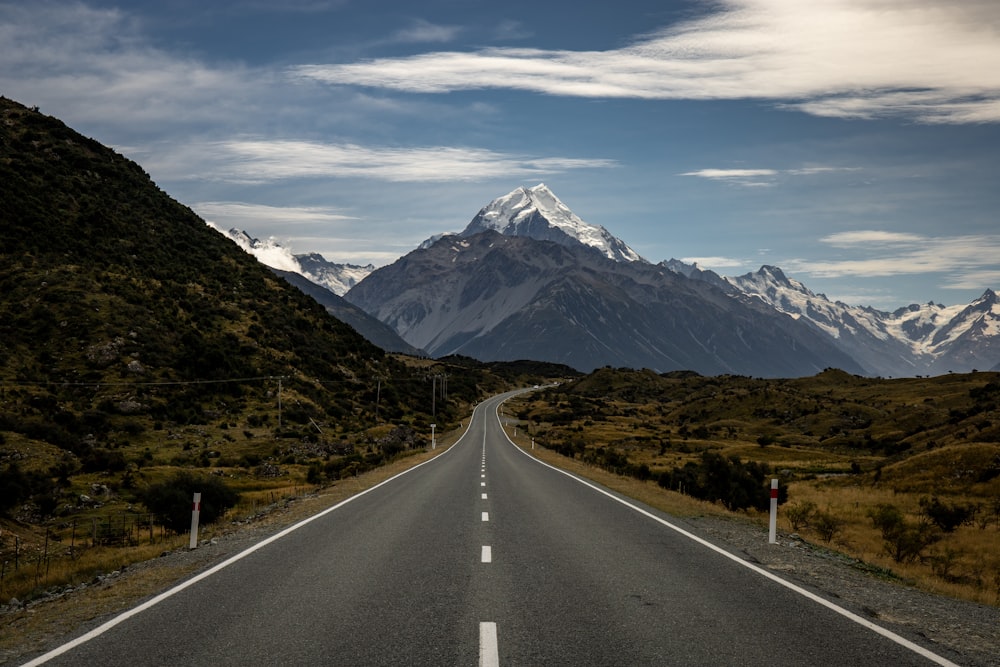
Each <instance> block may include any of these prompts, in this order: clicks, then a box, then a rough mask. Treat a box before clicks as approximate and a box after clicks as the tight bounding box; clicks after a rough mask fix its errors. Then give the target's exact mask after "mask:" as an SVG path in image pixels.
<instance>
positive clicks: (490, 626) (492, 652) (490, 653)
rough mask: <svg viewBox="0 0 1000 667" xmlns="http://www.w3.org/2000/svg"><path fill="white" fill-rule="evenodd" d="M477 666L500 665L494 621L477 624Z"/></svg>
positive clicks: (497, 666)
mask: <svg viewBox="0 0 1000 667" xmlns="http://www.w3.org/2000/svg"><path fill="white" fill-rule="evenodd" d="M479 667H500V655H499V653H498V651H497V624H496V623H480V624H479Z"/></svg>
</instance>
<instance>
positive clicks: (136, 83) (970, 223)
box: [0, 0, 1000, 309]
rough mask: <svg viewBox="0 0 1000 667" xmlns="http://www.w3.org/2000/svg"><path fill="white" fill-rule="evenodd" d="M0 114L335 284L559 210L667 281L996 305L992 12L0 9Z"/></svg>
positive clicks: (733, 6)
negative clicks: (726, 279) (95, 149)
mask: <svg viewBox="0 0 1000 667" xmlns="http://www.w3.org/2000/svg"><path fill="white" fill-rule="evenodd" d="M0 94H2V95H5V96H7V97H10V98H13V99H15V100H17V101H19V102H22V103H24V104H28V105H38V106H39V107H40V108H41V110H42V111H43V112H44V113H48V114H51V115H54V116H57V117H59V118H61V119H63V120H64V121H66V122H67V123H68V124H69V125H71V126H72V127H74V128H75V129H77V130H79V131H81V132H82V133H84V134H87V135H88V136H92V137H94V138H95V139H97V140H99V141H101V142H102V143H105V144H108V145H111V146H114V147H115V148H116V149H117V150H119V151H120V152H122V153H123V154H125V155H127V156H128V157H130V158H132V159H134V160H136V161H137V162H139V163H140V164H141V165H142V166H143V167H144V168H145V169H146V170H147V171H148V172H149V173H150V175H151V176H152V177H153V179H154V180H155V181H156V182H157V183H158V184H159V185H160V187H161V188H163V189H164V190H165V191H167V192H168V193H169V194H171V195H172V196H174V197H175V198H177V199H178V200H180V201H181V202H183V203H185V204H187V205H189V206H191V207H192V208H193V209H195V210H196V211H197V212H199V213H200V214H201V215H202V216H203V217H205V218H206V219H209V220H211V221H213V222H214V223H216V224H217V225H219V226H222V227H231V226H235V227H239V228H241V229H245V230H246V231H248V232H249V233H251V234H252V235H254V236H258V237H275V238H276V239H278V240H279V241H280V242H282V243H283V244H284V245H286V246H289V247H290V248H291V249H292V250H293V251H295V252H300V253H301V252H313V251H315V252H320V253H322V254H323V255H325V256H326V257H327V258H328V259H330V260H332V261H337V262H351V263H360V264H364V263H368V262H373V263H375V264H376V265H383V264H387V263H390V262H392V261H394V260H395V259H396V258H397V257H399V256H401V255H403V254H405V253H407V252H409V251H410V250H412V249H413V248H414V247H416V245H417V244H419V243H420V242H421V241H422V240H424V239H425V238H427V237H429V236H431V235H433V234H436V233H440V232H444V231H458V230H460V229H462V228H464V227H465V225H466V224H468V222H469V221H470V220H471V219H472V217H473V216H474V215H475V213H476V212H477V211H478V210H479V208H481V207H482V206H484V205H485V204H486V203H488V202H489V201H490V200H491V199H493V198H495V197H497V196H500V195H503V194H506V193H507V192H509V191H511V190H513V189H514V188H516V187H518V186H520V185H534V184H536V183H539V182H544V183H546V184H547V185H548V186H549V187H550V188H551V189H552V190H553V191H554V192H555V193H556V194H557V195H558V196H559V197H560V198H561V199H562V200H563V202H565V203H566V204H567V205H568V206H569V207H570V208H571V209H573V211H574V212H575V213H577V215H579V216H580V217H582V218H583V219H584V220H586V221H588V222H592V223H596V224H601V225H604V226H605V227H607V228H608V229H609V230H610V231H611V232H612V233H613V234H615V235H616V236H618V237H620V238H621V239H623V240H624V241H625V242H626V243H628V244H629V245H631V246H632V247H633V248H634V249H635V250H636V251H637V252H639V253H640V254H641V255H643V256H644V257H646V258H647V259H649V260H650V261H653V262H658V261H661V260H664V259H669V258H671V257H676V258H679V259H684V260H686V261H689V262H690V261H697V262H698V263H699V265H701V266H702V267H704V268H711V269H714V270H716V271H718V272H720V273H723V274H727V275H738V274H742V273H745V272H747V271H753V270H756V269H757V268H759V267H760V265H762V264H773V265H777V266H780V267H782V268H783V269H784V270H785V272H786V273H788V274H789V275H790V276H792V277H794V278H797V279H798V280H800V281H802V282H803V283H805V284H806V285H807V286H808V287H810V288H811V289H813V290H814V291H817V292H823V293H825V294H827V296H829V297H831V298H835V299H841V300H843V301H846V302H848V303H851V304H856V305H873V306H876V307H879V308H883V309H894V308H896V307H899V306H903V305H906V304H909V303H914V302H925V301H931V300H933V301H937V302H940V303H944V304H947V305H951V304H956V303H966V302H969V301H971V300H973V299H975V298H977V297H978V296H979V295H981V294H982V292H983V291H984V290H985V289H986V288H988V287H989V288H993V289H998V288H1000V216H998V211H1000V4H998V3H997V2H996V1H995V0H963V2H960V3H942V2H940V1H939V0H934V1H933V2H931V1H927V0H817V1H816V2H802V1H801V0H731V1H718V2H669V1H667V0H658V1H648V2H643V1H633V0H619V1H618V2H614V3H578V2H563V1H553V2H545V1H539V0H535V1H534V2H520V1H518V0H515V1H513V2H505V3H497V2H485V1H483V2H480V1H478V0H432V1H427V2H388V1H382V0H364V1H363V2H362V1H360V0H357V1H356V0H280V1H279V0H250V1H247V2H227V1H225V0H221V1H211V0H210V1H206V0H201V1H199V2H195V1H194V0H158V2H145V1H138V0H136V1H132V2H113V1H111V0H91V1H89V2H86V1H84V2H62V1H59V2H54V1H48V0H32V2H24V1H23V0H17V1H16V2H8V1H6V0H0Z"/></svg>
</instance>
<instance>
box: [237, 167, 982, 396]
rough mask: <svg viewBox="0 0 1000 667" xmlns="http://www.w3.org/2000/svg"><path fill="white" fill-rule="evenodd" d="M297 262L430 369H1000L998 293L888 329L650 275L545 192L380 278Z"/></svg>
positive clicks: (833, 305) (529, 192)
mask: <svg viewBox="0 0 1000 667" xmlns="http://www.w3.org/2000/svg"><path fill="white" fill-rule="evenodd" d="M236 234H237V232H235V230H234V231H231V232H230V236H234V235H236ZM258 243H259V242H258ZM244 244H245V241H244V243H241V245H244ZM306 257H308V258H312V260H311V263H310V262H305V261H303V259H302V258H306ZM294 258H295V259H296V261H297V262H299V264H300V265H301V266H302V267H303V268H302V270H300V271H298V272H299V273H301V274H302V275H304V276H306V277H307V278H310V280H313V281H314V282H316V283H318V284H321V285H324V286H327V288H328V289H331V291H337V290H339V289H342V288H343V286H345V285H348V286H349V289H347V290H346V291H344V292H343V294H344V297H345V299H346V300H347V301H348V302H350V303H353V304H355V305H356V306H358V307H360V308H361V309H362V310H364V311H365V312H367V313H369V314H370V315H372V316H373V317H375V318H376V319H378V320H379V321H380V322H383V323H385V324H387V325H389V327H391V328H392V329H393V330H394V331H395V332H397V333H398V334H399V336H400V337H401V338H402V339H403V340H405V341H406V342H407V343H408V344H409V345H412V346H413V347H415V348H419V349H421V350H425V351H426V352H427V353H428V354H430V355H432V356H443V355H448V354H464V355H468V356H472V357H475V358H478V359H481V360H487V361H492V360H513V359H521V358H531V359H537V360H540V361H552V362H557V363H565V364H568V365H570V366H573V367H574V368H577V369H579V370H582V371H589V370H592V369H594V368H598V367H601V366H606V365H611V366H622V367H634V368H643V367H645V368H651V369H653V370H657V371H661V372H662V371H669V370H679V369H689V370H695V371H698V372H700V373H704V374H720V373H733V374H745V375H759V376H771V377H773V376H799V375H809V374H813V373H815V372H817V371H819V370H822V369H823V368H826V367H838V368H842V369H844V370H847V371H849V372H852V373H858V374H866V375H872V376H889V377H900V376H914V375H923V374H928V375H936V374H942V373H946V372H952V371H953V372H967V371H970V370H974V369H979V370H990V369H994V370H996V369H1000V363H998V362H1000V301H998V298H997V295H996V294H995V293H994V292H993V291H991V290H986V291H985V293H984V294H983V296H982V297H981V298H980V299H978V300H976V301H975V302H973V303H972V304H968V305H965V306H949V307H946V306H942V305H939V304H933V303H928V304H924V305H911V306H908V307H905V308H900V309H898V310H896V311H894V312H891V313H889V312H883V311H879V310H876V309H873V308H867V307H860V306H849V305H847V304H844V303H841V302H834V301H830V300H829V299H827V297H826V296H824V295H822V294H816V293H814V292H812V291H811V290H809V289H808V288H807V287H806V286H805V285H803V284H802V283H800V282H798V281H796V280H793V279H790V278H788V277H787V276H786V275H785V274H784V272H783V271H782V270H781V269H780V268H778V267H772V266H764V267H761V269H760V270H759V271H757V272H755V273H748V274H746V275H743V276H737V277H726V276H720V275H719V274H716V273H714V272H712V271H704V270H702V269H700V268H699V267H697V266H694V265H690V264H686V263H684V262H681V261H679V260H676V259H671V260H669V261H665V262H661V263H659V264H652V263H650V262H649V261H647V260H645V259H644V258H642V257H641V256H639V254H638V253H636V252H635V251H634V250H632V249H631V248H630V247H629V246H628V245H627V244H626V243H625V242H623V241H622V240H620V239H618V238H616V237H614V236H613V235H612V234H611V233H610V232H608V231H607V230H606V229H605V228H604V227H601V226H598V225H592V224H589V223H587V222H585V221H583V220H582V219H581V218H580V217H579V216H577V215H576V214H575V213H573V212H572V211H571V210H570V209H569V208H568V207H567V206H566V205H565V204H564V203H563V202H561V201H560V200H559V198H558V197H556V195H555V194H554V193H553V192H552V191H551V190H550V189H549V188H547V187H546V186H545V185H543V184H539V185H536V186H534V187H531V188H523V187H521V188H517V189H516V190H514V191H512V192H510V193H509V194H507V195H504V196H502V197H498V198H496V199H494V200H493V201H492V202H490V203H489V204H488V205H487V206H485V207H484V208H482V209H481V210H480V211H479V212H478V213H477V214H476V215H475V216H474V217H473V218H472V221H471V222H470V223H469V225H468V226H467V227H466V228H465V229H464V230H463V231H462V232H459V233H445V234H440V235H437V236H435V237H432V238H431V239H428V240H427V241H425V242H424V243H423V244H421V245H420V246H419V247H418V248H417V249H415V250H414V251H413V252H411V253H409V254H408V255H406V256H405V257H403V258H401V259H399V260H398V261H397V262H395V263H394V264H392V265H389V266H386V267H382V268H380V269H377V270H370V267H350V266H349V265H337V264H334V263H331V262H327V261H326V260H324V259H323V258H322V257H319V256H318V255H295V256H294ZM307 265H308V268H306V266H307ZM341 267H343V268H341Z"/></svg>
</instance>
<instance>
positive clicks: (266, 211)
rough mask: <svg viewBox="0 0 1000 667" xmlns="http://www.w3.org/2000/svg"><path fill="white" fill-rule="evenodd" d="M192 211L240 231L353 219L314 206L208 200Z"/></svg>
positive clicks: (329, 209) (197, 205)
mask: <svg viewBox="0 0 1000 667" xmlns="http://www.w3.org/2000/svg"><path fill="white" fill-rule="evenodd" d="M191 208H192V209H193V210H194V211H195V212H196V213H197V214H198V215H200V216H201V217H203V218H205V219H206V220H211V221H212V222H214V223H216V224H220V223H221V224H222V225H225V226H230V225H234V224H235V225H238V226H240V227H241V228H242V227H243V226H245V225H247V224H250V223H269V224H274V225H282V224H286V223H295V224H308V223H329V222H341V221H344V220H356V219H357V218H355V217H353V216H348V215H343V214H341V213H338V212H336V211H335V210H333V209H331V208H327V207H313V206H267V205H264V204H250V203H246V202H217V201H207V202H199V203H196V204H192V205H191Z"/></svg>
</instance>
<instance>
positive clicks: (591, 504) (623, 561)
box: [27, 394, 951, 667]
mask: <svg viewBox="0 0 1000 667" xmlns="http://www.w3.org/2000/svg"><path fill="white" fill-rule="evenodd" d="M510 395H511V394H504V395H501V396H496V397H493V398H491V399H489V400H487V401H484V402H483V403H481V404H480V405H479V406H478V407H477V408H476V411H475V413H474V417H473V419H472V421H471V423H470V425H469V428H468V430H467V431H466V433H465V435H464V436H463V437H462V439H461V440H460V441H459V442H458V443H457V444H456V445H454V446H453V447H452V448H451V449H450V450H449V451H448V452H446V453H444V454H442V455H440V456H438V457H436V458H434V459H432V460H430V461H428V462H427V463H425V464H422V465H420V466H418V467H416V468H413V469H411V470H410V471H408V472H406V473H404V474H402V475H399V476H397V477H395V478H393V479H391V480H389V481H387V482H385V483H383V484H381V485H379V486H377V487H375V488H373V489H371V490H369V491H367V492H365V493H363V494H359V495H358V496H354V497H353V498H351V499H349V500H348V501H346V502H344V503H341V504H340V505H338V506H336V507H334V508H331V509H330V510H327V511H326V512H324V513H321V514H319V515H317V516H316V517H313V518H312V519H310V520H309V521H307V522H303V523H301V524H298V525H297V526H294V527H292V528H291V529H289V530H287V531H284V532H282V533H280V534H279V535H277V536H275V537H272V538H270V539H269V540H267V541H265V542H263V543H260V544H258V545H257V546H255V547H254V548H253V549H251V550H248V551H246V552H243V553H241V554H238V555H237V556H234V557H233V558H231V559H230V560H228V561H226V562H225V563H222V564H220V565H218V566H216V567H214V568H212V569H211V570H208V571H206V572H203V573H201V574H200V575H198V576H196V577H194V578H192V579H190V580H188V581H186V582H185V583H183V584H182V585H181V586H179V587H177V588H175V589H171V590H170V591H167V592H166V593H164V594H161V595H160V596H159V597H157V598H154V599H152V600H150V601H148V602H147V603H145V604H144V605H142V606H140V607H138V608H136V609H134V610H132V611H130V612H127V613H126V614H124V615H122V616H120V617H117V618H115V619H112V620H111V621H109V622H107V623H105V624H104V625H103V626H101V627H98V628H94V629H92V630H90V631H89V632H86V634H81V636H79V637H77V638H76V639H74V640H72V641H70V642H69V643H68V644H66V645H64V646H62V647H60V648H58V649H56V650H54V651H52V652H51V653H48V654H45V655H43V656H39V657H38V658H36V659H35V660H33V661H31V662H29V663H27V664H30V665H33V664H43V663H45V664H50V665H102V666H122V667H133V666H134V665H168V664H169V665H211V666H213V667H216V666H219V665H408V666H409V665H461V666H464V667H468V666H471V665H477V664H479V665H505V666H506V665H574V666H576V665H628V666H631V665H713V666H716V665H768V667H774V666H776V665H932V664H942V665H948V664H951V663H949V662H948V661H947V660H946V659H945V658H943V657H940V656H938V655H935V654H933V653H931V652H929V651H927V650H926V649H922V648H920V647H919V646H917V645H915V644H911V643H910V642H908V641H907V640H905V639H902V638H900V637H897V636H895V635H892V634H891V633H887V632H885V631H882V630H881V629H880V628H877V627H875V626H872V625H871V624H870V623H869V622H868V621H865V620H864V619H861V618H858V617H854V616H853V615H852V614H850V612H848V611H844V610H840V609H839V608H836V607H834V606H833V605H831V604H830V603H828V602H826V601H825V600H821V599H819V598H816V597H815V596H811V594H809V593H807V592H805V591H800V590H795V588H794V587H790V585H788V584H784V583H782V582H781V580H778V579H777V578H776V577H774V575H771V574H769V573H766V572H764V571H762V570H758V569H756V568H754V566H753V565H750V564H747V563H744V562H742V561H741V560H740V559H739V558H737V557H735V556H732V555H729V554H727V553H726V552H724V551H723V550H721V549H718V548H716V547H713V546H712V545H709V544H707V543H704V542H702V541H700V540H699V539H698V538H696V537H694V536H693V535H690V534H688V533H686V532H685V531H684V530H683V529H681V528H680V527H679V526H678V525H676V524H675V523H674V521H673V520H672V519H671V518H670V517H669V516H667V515H665V514H663V513H660V512H657V511H656V510H651V509H649V508H647V507H645V506H639V505H638V504H636V503H634V501H626V500H624V499H621V498H618V497H617V496H615V495H614V494H612V493H610V492H607V491H606V490H604V489H602V488H598V487H596V486H594V485H592V484H590V483H588V482H583V481H582V480H578V479H576V478H575V477H572V476H570V475H567V474H566V473H563V472H560V471H558V470H556V469H554V468H551V467H549V466H547V465H545V464H541V463H539V462H537V461H536V460H535V459H534V458H532V457H530V456H528V455H526V454H525V453H524V452H522V451H521V450H519V449H518V448H516V447H514V446H513V445H512V444H511V443H510V442H509V440H508V439H507V438H506V437H505V435H504V434H503V431H502V430H501V428H500V424H499V420H498V419H497V408H498V406H499V405H500V404H501V402H502V401H503V400H505V399H506V398H508V397H509V396H510Z"/></svg>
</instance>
